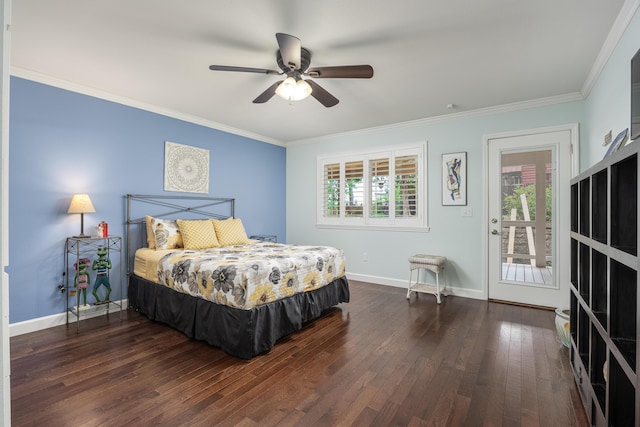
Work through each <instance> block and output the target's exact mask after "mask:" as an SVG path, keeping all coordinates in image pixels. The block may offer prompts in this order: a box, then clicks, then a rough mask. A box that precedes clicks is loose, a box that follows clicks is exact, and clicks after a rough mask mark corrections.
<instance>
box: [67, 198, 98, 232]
mask: <svg viewBox="0 0 640 427" xmlns="http://www.w3.org/2000/svg"><path fill="white" fill-rule="evenodd" d="M95 211H96V209H95V208H94V207H93V203H91V199H90V198H89V195H88V194H74V195H73V198H72V199H71V204H70V205H69V210H68V211H67V213H70V214H77V213H79V214H80V234H79V235H78V236H73V237H77V238H83V239H84V238H87V237H91V236H87V235H86V234H84V214H85V213H93V212H95Z"/></svg>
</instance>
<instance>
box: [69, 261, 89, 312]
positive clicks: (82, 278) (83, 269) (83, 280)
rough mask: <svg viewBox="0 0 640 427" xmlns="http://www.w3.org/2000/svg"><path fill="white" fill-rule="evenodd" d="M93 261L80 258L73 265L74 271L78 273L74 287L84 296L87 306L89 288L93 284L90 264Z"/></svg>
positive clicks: (74, 280) (83, 299) (84, 302)
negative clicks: (89, 269) (90, 275)
mask: <svg viewBox="0 0 640 427" xmlns="http://www.w3.org/2000/svg"><path fill="white" fill-rule="evenodd" d="M90 263H91V260H90V259H89V258H80V259H78V260H77V261H76V262H74V263H73V268H74V270H76V271H77V273H76V277H75V278H74V279H73V287H74V288H76V289H77V290H78V292H80V293H81V294H82V301H83V304H84V305H87V287H88V286H89V283H90V282H91V278H90V277H89V271H88V270H87V269H88V268H89V264H90Z"/></svg>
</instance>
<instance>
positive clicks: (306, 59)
mask: <svg viewBox="0 0 640 427" xmlns="http://www.w3.org/2000/svg"><path fill="white" fill-rule="evenodd" d="M276 61H277V63H278V67H280V69H281V70H282V71H283V72H284V73H285V74H287V75H290V73H291V74H293V72H295V71H297V72H298V73H304V72H305V71H307V68H309V65H310V64H311V52H310V51H309V49H307V48H304V47H302V48H300V69H299V70H295V69H293V68H291V67H289V65H288V64H285V63H284V61H283V60H282V54H281V53H280V50H277V51H276ZM294 67H295V66H294ZM291 77H293V76H291Z"/></svg>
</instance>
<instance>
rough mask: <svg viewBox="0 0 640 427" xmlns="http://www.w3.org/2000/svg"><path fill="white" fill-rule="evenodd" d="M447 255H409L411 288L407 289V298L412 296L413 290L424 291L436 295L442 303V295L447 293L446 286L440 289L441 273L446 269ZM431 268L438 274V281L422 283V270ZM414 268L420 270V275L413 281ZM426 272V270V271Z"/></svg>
mask: <svg viewBox="0 0 640 427" xmlns="http://www.w3.org/2000/svg"><path fill="white" fill-rule="evenodd" d="M446 261H447V258H446V257H443V256H440V255H424V254H417V255H413V256H410V257H409V288H408V289H407V299H409V298H410V297H411V292H423V293H427V294H433V295H435V296H436V300H437V301H438V304H440V295H441V294H442V295H445V296H446V293H444V290H445V289H444V288H445V286H443V287H442V289H440V280H439V277H438V276H439V274H440V273H442V272H443V271H444V264H445V262H446ZM421 269H424V270H430V271H432V272H433V273H435V275H436V283H421V282H420V270H421ZM413 270H418V277H417V278H416V281H415V282H413ZM425 273H426V271H425Z"/></svg>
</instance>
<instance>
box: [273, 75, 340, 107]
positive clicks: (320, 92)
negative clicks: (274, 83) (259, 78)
mask: <svg viewBox="0 0 640 427" xmlns="http://www.w3.org/2000/svg"><path fill="white" fill-rule="evenodd" d="M305 81H306V82H307V83H309V86H311V89H313V91H312V92H311V96H313V97H314V98H315V99H317V100H318V101H319V102H320V103H321V104H322V105H324V106H325V107H327V108H329V107H333V106H334V105H336V104H337V103H338V102H340V101H339V100H338V98H336V97H335V96H333V95H331V94H330V93H329V92H327V91H326V90H325V89H324V88H323V87H322V86H320V85H319V84H318V83H316V82H314V81H313V80H305ZM274 90H275V89H274Z"/></svg>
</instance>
